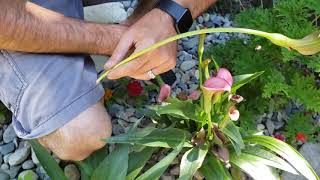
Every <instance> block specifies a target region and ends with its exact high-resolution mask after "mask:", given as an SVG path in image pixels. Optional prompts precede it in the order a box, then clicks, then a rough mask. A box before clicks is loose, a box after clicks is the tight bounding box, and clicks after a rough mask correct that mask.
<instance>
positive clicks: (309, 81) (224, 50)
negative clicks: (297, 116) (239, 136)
mask: <svg viewBox="0 0 320 180" xmlns="http://www.w3.org/2000/svg"><path fill="white" fill-rule="evenodd" d="M319 17H320V3H319V2H316V1H314V0H291V1H287V0H279V1H277V3H276V4H275V7H274V8H272V9H262V8H252V9H248V10H246V11H244V12H242V13H240V14H238V15H237V16H236V17H235V22H236V24H237V25H238V26H240V27H249V28H253V29H258V30H262V31H267V32H276V33H283V34H286V35H288V36H290V37H293V38H302V37H304V36H305V34H310V33H311V32H314V31H317V30H318V29H319V27H318V26H319ZM212 56H213V57H214V58H215V59H216V60H217V62H218V63H220V64H221V65H222V66H225V67H227V68H229V69H230V70H232V71H233V72H234V73H235V74H242V73H245V72H256V71H265V73H264V75H263V76H260V77H259V79H258V80H256V81H254V82H253V83H251V84H250V85H248V86H246V87H245V88H243V89H242V90H241V91H240V92H241V94H242V95H243V96H244V97H245V99H246V100H247V103H246V105H245V107H242V109H240V110H241V113H242V115H243V116H246V117H249V118H246V119H243V121H242V122H241V123H240V124H241V126H242V127H243V128H246V129H252V128H254V126H252V125H251V123H252V122H254V121H255V120H253V119H251V118H255V117H257V115H259V114H261V113H263V112H266V111H268V110H270V106H269V105H270V104H272V105H273V108H272V110H280V109H281V108H283V107H284V106H285V105H286V104H287V103H288V102H289V101H295V102H299V103H300V104H302V105H304V107H305V109H306V110H307V111H309V112H320V104H319V103H320V101H319V100H320V90H319V87H317V84H316V80H317V78H319V72H320V55H319V54H315V55H311V56H303V55H301V54H299V53H297V52H295V51H289V50H288V49H285V48H281V47H278V46H276V45H274V44H272V43H270V41H267V40H265V39H262V38H261V37H250V40H248V41H243V40H239V39H233V40H231V41H229V42H227V43H226V44H225V45H218V46H212V47H211V48H210V49H209V50H208V51H207V52H206V57H212ZM261 96H262V98H261ZM257 104H259V105H258V106H257ZM250 117H251V118H250ZM245 121H248V122H245ZM301 121H304V119H303V118H302V119H301Z"/></svg>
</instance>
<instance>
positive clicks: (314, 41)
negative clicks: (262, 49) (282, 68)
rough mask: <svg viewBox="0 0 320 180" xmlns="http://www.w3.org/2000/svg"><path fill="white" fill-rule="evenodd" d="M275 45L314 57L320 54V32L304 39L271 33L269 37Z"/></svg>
mask: <svg viewBox="0 0 320 180" xmlns="http://www.w3.org/2000/svg"><path fill="white" fill-rule="evenodd" d="M265 37H266V38H268V39H269V40H270V41H272V42H273V43H274V44H276V45H278V46H282V47H286V48H288V49H289V50H292V49H294V50H296V51H298V52H299V53H301V54H303V55H314V54H317V53H318V52H320V30H319V31H317V32H314V33H312V34H310V35H308V36H306V37H304V38H303V39H290V38H288V37H286V36H284V35H282V34H277V33H271V34H269V35H267V36H265Z"/></svg>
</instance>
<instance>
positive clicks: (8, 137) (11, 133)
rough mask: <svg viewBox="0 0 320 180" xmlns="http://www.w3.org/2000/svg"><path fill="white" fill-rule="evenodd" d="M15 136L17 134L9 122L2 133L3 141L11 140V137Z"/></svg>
mask: <svg viewBox="0 0 320 180" xmlns="http://www.w3.org/2000/svg"><path fill="white" fill-rule="evenodd" d="M15 137H17V135H16V133H15V131H14V129H13V126H12V124H10V125H9V126H8V127H7V129H6V130H5V131H4V133H3V141H4V142H5V143H9V142H11V141H13V139H14V138H15Z"/></svg>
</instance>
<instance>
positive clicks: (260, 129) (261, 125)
mask: <svg viewBox="0 0 320 180" xmlns="http://www.w3.org/2000/svg"><path fill="white" fill-rule="evenodd" d="M264 129H265V126H264V125H263V124H258V125H257V130H258V131H262V130H264Z"/></svg>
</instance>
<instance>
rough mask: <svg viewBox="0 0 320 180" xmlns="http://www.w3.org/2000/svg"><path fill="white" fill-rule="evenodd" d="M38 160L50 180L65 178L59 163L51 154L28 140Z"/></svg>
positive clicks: (64, 179) (65, 179)
mask: <svg viewBox="0 0 320 180" xmlns="http://www.w3.org/2000/svg"><path fill="white" fill-rule="evenodd" d="M29 142H30V144H31V146H32V148H33V150H34V152H35V154H36V156H37V158H38V160H39V162H40V163H41V165H42V167H43V168H44V170H45V171H46V172H47V174H48V175H49V176H50V178H51V179H52V180H67V178H66V176H65V175H64V173H63V171H62V169H61V168H60V167H59V164H58V163H57V162H56V161H55V160H54V159H53V157H52V156H51V154H50V153H49V152H48V151H47V150H46V149H45V148H44V147H42V146H41V144H39V143H38V142H37V140H29Z"/></svg>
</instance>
